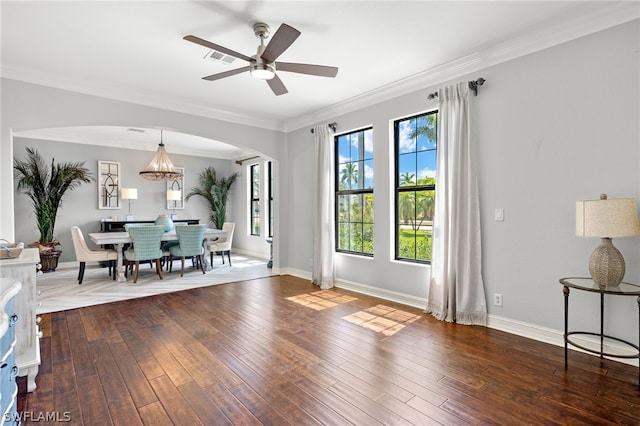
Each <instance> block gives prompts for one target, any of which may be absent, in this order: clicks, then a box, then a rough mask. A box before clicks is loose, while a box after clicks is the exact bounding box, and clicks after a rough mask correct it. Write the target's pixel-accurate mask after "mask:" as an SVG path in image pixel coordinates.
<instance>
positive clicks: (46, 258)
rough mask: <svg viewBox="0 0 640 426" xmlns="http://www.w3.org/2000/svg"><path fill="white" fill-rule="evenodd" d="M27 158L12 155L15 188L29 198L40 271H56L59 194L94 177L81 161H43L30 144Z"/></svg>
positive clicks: (60, 197)
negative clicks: (33, 215)
mask: <svg viewBox="0 0 640 426" xmlns="http://www.w3.org/2000/svg"><path fill="white" fill-rule="evenodd" d="M26 150H27V158H26V159H25V160H19V159H17V158H14V160H13V168H14V178H15V179H16V183H17V189H18V191H22V192H24V193H25V194H26V195H27V197H29V199H30V200H31V204H32V206H33V212H34V214H35V216H36V225H37V227H38V231H39V233H40V239H39V240H38V241H36V242H35V243H33V244H32V245H31V246H33V247H37V248H38V249H39V252H40V263H41V265H42V271H43V272H50V271H55V269H56V268H57V267H58V258H59V257H60V253H62V252H61V251H60V250H58V249H57V247H58V246H59V245H60V242H59V241H58V240H56V239H55V238H54V230H55V226H56V217H57V215H58V208H59V207H60V205H61V204H62V197H63V196H64V194H65V193H66V192H67V191H71V190H73V189H75V188H77V187H78V186H80V185H81V184H82V183H88V182H91V181H92V180H93V179H94V178H93V176H92V175H91V171H90V170H89V169H87V168H85V167H84V162H67V163H56V162H55V160H54V159H52V160H51V165H50V166H48V165H47V163H45V161H44V159H43V158H42V156H41V155H40V154H39V153H38V151H36V150H35V149H33V148H27V149H26Z"/></svg>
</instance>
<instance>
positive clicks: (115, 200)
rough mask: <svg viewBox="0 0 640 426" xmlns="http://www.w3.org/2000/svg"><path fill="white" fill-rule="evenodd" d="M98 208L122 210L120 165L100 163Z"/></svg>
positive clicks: (117, 163)
mask: <svg viewBox="0 0 640 426" xmlns="http://www.w3.org/2000/svg"><path fill="white" fill-rule="evenodd" d="M98 208H99V209H119V208H120V163H119V162H116V161H98Z"/></svg>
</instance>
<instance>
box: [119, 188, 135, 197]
mask: <svg viewBox="0 0 640 426" xmlns="http://www.w3.org/2000/svg"><path fill="white" fill-rule="evenodd" d="M120 196H121V197H122V199H123V200H137V199H138V189H137V188H122V189H121V190H120Z"/></svg>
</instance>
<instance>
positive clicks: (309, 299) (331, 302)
mask: <svg viewBox="0 0 640 426" xmlns="http://www.w3.org/2000/svg"><path fill="white" fill-rule="evenodd" d="M286 299H287V300H290V301H292V302H295V303H298V304H300V305H303V306H306V307H307V308H311V309H315V310H316V311H320V310H322V309H326V308H331V307H333V306H336V305H339V304H341V303H347V302H351V301H353V300H357V299H356V298H355V297H351V296H345V295H344V294H340V293H336V292H335V291H331V290H320V291H314V292H311V293H305V294H299V295H297V296H291V297H287V298H286Z"/></svg>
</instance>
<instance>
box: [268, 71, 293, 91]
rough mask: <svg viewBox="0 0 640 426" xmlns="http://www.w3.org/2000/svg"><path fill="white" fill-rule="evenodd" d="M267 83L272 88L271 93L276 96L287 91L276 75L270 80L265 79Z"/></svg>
mask: <svg viewBox="0 0 640 426" xmlns="http://www.w3.org/2000/svg"><path fill="white" fill-rule="evenodd" d="M267 84H268V85H269V87H270V88H271V90H273V93H274V94H275V95H276V96H280V95H284V94H285V93H289V91H288V90H287V88H286V87H284V83H283V82H282V80H280V78H279V77H278V76H277V75H276V76H275V77H273V78H272V79H271V80H267Z"/></svg>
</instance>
